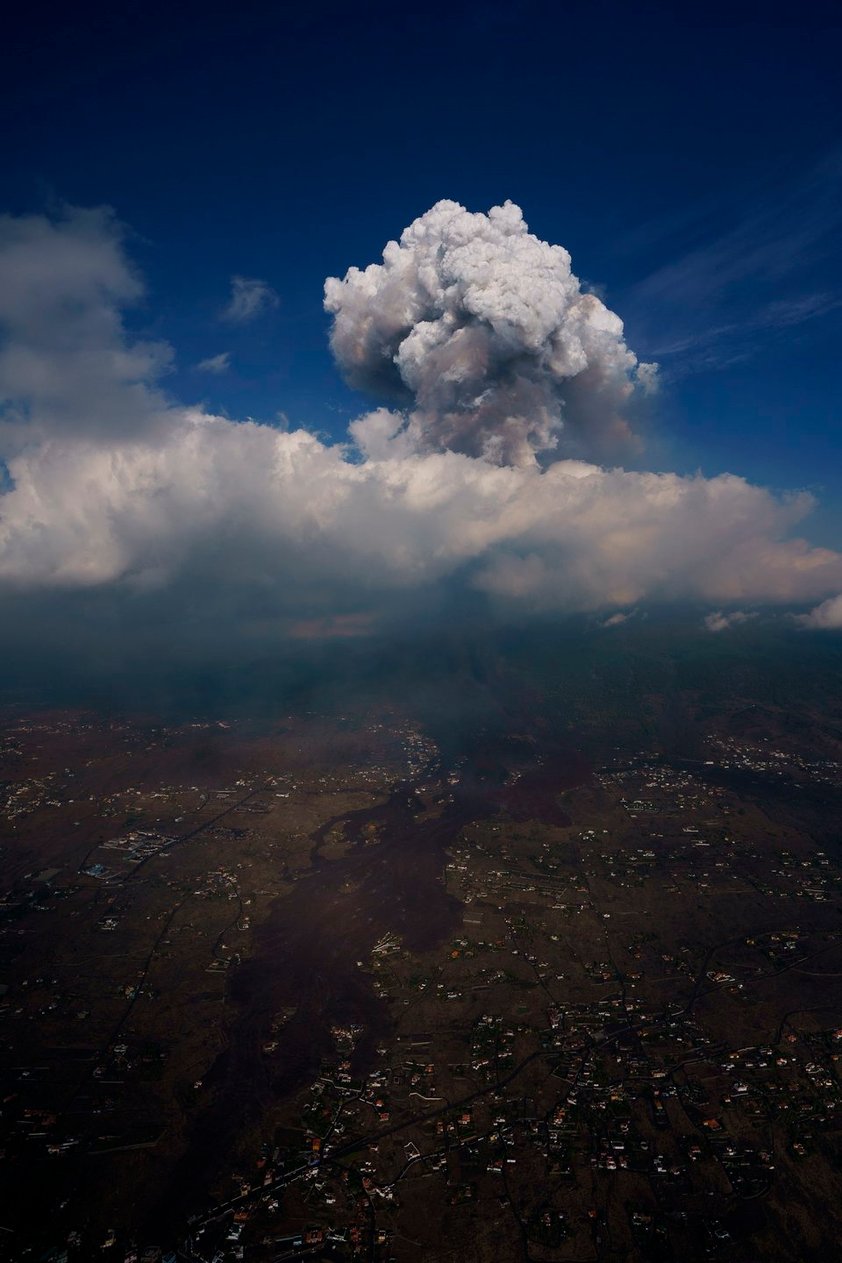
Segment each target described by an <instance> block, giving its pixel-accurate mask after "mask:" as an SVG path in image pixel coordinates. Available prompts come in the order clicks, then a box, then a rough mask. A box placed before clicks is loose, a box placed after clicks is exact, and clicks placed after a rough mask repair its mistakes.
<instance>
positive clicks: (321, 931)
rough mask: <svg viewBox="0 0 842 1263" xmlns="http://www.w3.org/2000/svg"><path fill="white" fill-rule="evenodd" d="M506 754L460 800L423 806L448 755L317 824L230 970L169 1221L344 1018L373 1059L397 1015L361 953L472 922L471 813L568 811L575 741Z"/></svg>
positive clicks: (416, 942) (415, 946) (305, 1076)
mask: <svg viewBox="0 0 842 1263" xmlns="http://www.w3.org/2000/svg"><path fill="white" fill-rule="evenodd" d="M505 754H506V751H505V750H504V749H501V746H500V743H497V744H492V743H490V742H486V743H484V744H481V745H478V746H477V747H476V748H475V749H473V750H472V751H471V753H470V755H469V756H468V758H467V760H465V759H463V760H460V766H461V779H460V781H459V783H458V784H456V785H454V786H449V787H448V788H449V789H450V791H451V794H452V800H451V801H450V802H448V803H446V804H445V805H444V807H443V808H442V810H441V811H440V814H438V815H436V816H432V817H431V816H429V815H427V816H426V817H425V816H422V815H421V814H420V813H421V812H422V810H423V808H422V803H421V801H420V798H419V796H418V791H419V789H421V788H422V787H423V786H427V787H429V786H430V785H431V783H433V782H436V783H439V782H442V781H444V779H445V776H446V770H447V769H443V768H441V767H437V768H436V769H435V770H432V769H429V768H428V769H425V771H424V772H423V773H422V774H421V775H420V776H419V777H418V778H417V779H416V780H408V781H403V782H401V783H400V784H398V785H397V786H396V787H395V788H394V789H393V790H392V792H391V793H390V795H389V798H388V800H387V801H386V802H385V803H384V804H381V805H380V806H377V807H371V808H364V809H362V810H359V811H352V812H349V813H347V814H345V815H340V816H336V817H334V818H333V819H331V820H328V821H327V822H326V823H325V824H324V825H322V826H321V827H320V828H319V829H317V830H315V832H314V833H313V834H312V835H311V840H312V842H313V845H314V870H313V873H312V875H311V876H309V877H306V878H303V879H301V881H300V882H299V885H298V887H297V889H296V891H295V893H294V894H293V895H289V896H287V897H285V898H282V899H278V900H276V901H275V902H274V903H273V905H272V908H271V911H270V914H269V918H268V920H267V921H266V922H265V923H264V925H263V926H262V927H260V929H259V930H258V931H257V933H256V950H255V952H254V954H253V956H251V957H250V958H249V959H248V960H247V961H244V962H243V964H241V965H240V966H238V967H237V969H236V970H235V971H234V972H233V974H232V976H231V985H230V992H229V995H230V1000H231V1002H232V1005H233V1007H234V1008H235V1009H236V1013H237V1016H236V1018H235V1019H234V1021H233V1022H232V1024H231V1027H230V1030H229V1040H230V1042H229V1047H228V1048H227V1049H226V1051H225V1052H224V1053H222V1054H221V1055H220V1056H219V1057H218V1058H217V1060H216V1062H215V1063H214V1065H213V1067H212V1069H211V1071H210V1072H209V1074H208V1075H207V1076H206V1077H205V1081H204V1089H203V1090H204V1091H205V1092H206V1093H207V1094H208V1095H209V1097H210V1102H209V1104H208V1105H207V1106H206V1107H205V1108H204V1109H202V1110H201V1111H200V1112H199V1113H198V1115H197V1116H196V1118H195V1122H194V1123H193V1125H192V1128H191V1133H190V1143H189V1147H188V1150H187V1152H186V1154H185V1155H184V1157H183V1158H182V1159H181V1160H180V1162H179V1163H178V1165H177V1167H176V1169H175V1171H174V1172H173V1176H172V1179H171V1180H170V1182H169V1189H168V1193H167V1196H166V1199H165V1203H164V1205H159V1206H158V1208H157V1209H156V1211H155V1222H156V1223H157V1225H158V1229H159V1231H160V1228H161V1226H162V1224H163V1225H165V1226H166V1227H167V1228H168V1229H169V1230H171V1231H173V1232H176V1231H177V1230H178V1229H179V1228H182V1229H183V1227H184V1223H185V1217H186V1214H189V1213H190V1212H192V1211H194V1210H198V1209H200V1208H201V1207H202V1206H203V1205H207V1189H208V1186H209V1184H210V1183H211V1182H212V1180H213V1179H214V1178H215V1177H216V1176H217V1175H218V1173H219V1172H220V1170H222V1169H224V1165H225V1163H226V1161H229V1160H232V1159H233V1155H234V1154H235V1149H236V1141H237V1136H238V1133H240V1132H241V1131H242V1129H243V1127H244V1125H248V1123H249V1122H253V1121H254V1120H255V1118H256V1117H258V1116H259V1113H260V1112H261V1111H262V1110H263V1109H264V1108H265V1107H267V1106H268V1105H269V1104H270V1103H271V1102H272V1101H273V1100H277V1099H278V1098H282V1097H283V1096H286V1095H288V1094H291V1093H293V1092H295V1091H296V1090H298V1089H299V1088H301V1087H302V1086H304V1085H305V1084H306V1083H309V1082H312V1080H313V1079H314V1078H315V1076H316V1074H317V1073H318V1069H319V1066H320V1063H321V1061H322V1059H323V1058H324V1057H326V1056H328V1055H329V1054H330V1053H331V1052H332V1051H333V1050H334V1048H335V1045H334V1041H333V1038H332V1036H331V1033H330V1030H331V1027H332V1026H336V1025H347V1024H349V1023H356V1024H358V1025H360V1026H362V1027H363V1028H364V1034H363V1035H362V1037H361V1039H360V1041H359V1043H358V1044H357V1047H356V1050H355V1053H354V1059H353V1063H352V1069H353V1070H354V1072H355V1073H360V1072H364V1071H365V1070H366V1069H367V1067H368V1066H369V1065H370V1062H371V1059H372V1054H373V1052H374V1049H375V1047H376V1046H377V1044H379V1043H380V1042H381V1041H382V1040H383V1039H385V1038H387V1037H388V1035H389V1032H390V1030H391V1026H392V1023H391V1018H390V1014H389V1008H388V1005H387V1004H386V1002H385V1001H383V1000H381V999H379V998H378V996H377V995H376V994H375V992H374V990H373V987H372V981H371V977H370V975H369V974H368V973H367V972H366V971H364V970H362V969H360V968H359V966H358V965H357V963H356V962H357V961H358V960H360V961H367V959H368V957H369V954H370V952H371V948H372V947H373V945H374V944H375V943H376V942H377V940H378V939H379V938H380V937H381V936H382V935H383V934H385V933H387V932H390V931H391V932H394V933H396V934H399V935H400V936H401V939H402V941H403V944H404V946H405V947H407V948H408V949H409V950H410V951H425V950H428V949H430V948H432V947H435V946H436V945H437V944H438V943H441V942H442V941H443V940H444V939H446V938H447V937H448V936H450V935H451V934H454V933H455V932H457V931H458V930H459V929H461V924H462V905H461V903H459V901H458V900H455V899H453V898H452V897H451V896H449V895H448V894H447V892H446V890H445V888H444V881H443V868H444V864H445V861H446V854H445V853H446V851H447V849H448V847H450V846H451V845H452V844H453V843H454V842H455V841H456V839H457V837H458V835H459V833H460V831H461V830H462V828H463V827H464V826H465V825H466V824H468V823H470V822H472V821H478V820H482V819H487V818H489V817H492V816H496V815H499V814H501V813H505V814H506V816H508V818H510V819H515V820H526V819H542V820H544V821H546V822H547V823H551V824H559V825H560V824H567V823H569V821H568V818H567V817H566V815H565V814H564V812H563V810H562V809H561V807H560V806H559V803H558V795H559V793H560V792H561V791H563V790H565V789H568V788H571V787H572V786H574V785H579V784H581V783H582V782H583V780H584V779H585V778H586V777H587V775H588V773H589V771H590V769H589V767H588V765H587V764H586V763H585V761H584V759H583V758H582V757H581V756H580V755H579V754H577V753H575V752H571V751H569V750H568V751H563V752H554V753H553V754H552V755H551V756H550V757H549V758H545V759H544V760H543V761H542V762H541V763H540V764H538V765H537V766H536V765H535V763H534V762H533V763H532V766H531V767H528V768H527V770H525V771H524V772H523V774H522V775H520V776H519V777H518V778H517V779H515V780H513V781H511V783H507V782H508V781H509V779H510V778H509V772H508V768H507V767H506V766H505V764H504V762H503V759H504V758H505ZM521 761H522V760H521ZM338 825H341V826H342V828H343V831H344V836H345V838H346V839H347V840H348V841H349V842H351V843H352V846H351V849H350V851H349V852H348V853H347V854H346V855H344V856H343V857H342V858H341V859H338V860H330V861H325V860H322V859H321V858H320V856H319V854H318V848H319V846H320V845H321V843H322V841H323V839H324V838H325V836H326V835H327V833H328V832H329V831H330V830H331V829H334V828H336V826H338ZM372 826H374V829H375V830H376V832H372ZM372 837H373V838H374V839H375V840H372ZM283 1009H294V1016H292V1017H291V1018H290V1020H289V1022H288V1023H287V1024H286V1026H284V1028H283V1030H282V1031H281V1032H280V1034H279V1035H277V1036H274V1037H273V1038H277V1039H278V1042H279V1049H278V1051H277V1053H276V1054H275V1055H274V1056H273V1058H272V1060H271V1061H269V1059H267V1058H266V1057H265V1056H264V1055H263V1054H262V1052H261V1045H262V1044H263V1042H264V1041H265V1040H266V1039H267V1038H269V1028H270V1024H271V1022H272V1019H273V1018H274V1016H275V1015H276V1014H277V1013H278V1012H279V1011H280V1010H283Z"/></svg>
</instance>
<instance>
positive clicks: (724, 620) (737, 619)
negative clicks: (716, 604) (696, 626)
mask: <svg viewBox="0 0 842 1263" xmlns="http://www.w3.org/2000/svg"><path fill="white" fill-rule="evenodd" d="M756 617H757V614H756V613H755V612H754V611H752V612H751V613H748V614H747V613H746V612H745V610H729V611H727V612H725V611H723V610H713V611H712V613H710V614H708V615H707V617H706V618H705V627H706V628H707V629H708V631H709V632H723V631H729V630H730V629H731V628H732V627H741V626H742V625H743V623H748V622H750V621H751V619H753V618H756Z"/></svg>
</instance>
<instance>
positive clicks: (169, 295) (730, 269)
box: [0, 0, 842, 544]
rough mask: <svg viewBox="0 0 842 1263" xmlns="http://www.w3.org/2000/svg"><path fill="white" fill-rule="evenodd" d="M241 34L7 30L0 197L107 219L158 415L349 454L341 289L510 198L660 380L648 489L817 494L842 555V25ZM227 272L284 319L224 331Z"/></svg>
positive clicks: (257, 30)
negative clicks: (748, 485) (297, 433)
mask: <svg viewBox="0 0 842 1263" xmlns="http://www.w3.org/2000/svg"><path fill="white" fill-rule="evenodd" d="M226 9H227V11H226V12H224V13H219V12H217V13H213V12H209V11H208V8H207V7H206V6H199V5H192V4H189V3H188V4H182V5H170V6H158V5H155V4H144V5H140V4H128V5H122V6H116V7H115V6H110V7H105V6H85V5H82V6H76V7H65V8H63V9H61V10H58V9H57V11H56V12H55V13H51V12H48V11H45V10H43V9H42V10H40V11H38V12H36V13H35V14H34V15H33V16H30V17H29V18H27V17H25V16H23V15H21V14H20V13H19V14H18V15H17V16H16V19H15V20H16V22H17V23H18V25H17V29H16V31H15V33H14V37H13V38H12V39H11V40H9V41H8V42H7V43H6V47H5V51H4V52H3V54H2V67H0V69H2V79H3V83H4V95H5V96H6V99H7V111H6V116H7V119H8V118H9V117H11V118H12V119H13V126H11V127H8V128H7V129H6V133H5V136H4V161H3V163H2V171H0V203H2V206H3V209H5V210H8V211H11V212H14V213H22V212H29V211H39V210H45V209H46V210H49V209H50V208H51V207H55V206H57V205H59V204H61V203H63V202H69V203H72V204H74V205H80V206H91V205H100V204H103V203H105V204H108V205H110V206H112V207H113V208H114V210H115V211H116V213H117V215H118V216H119V217H120V219H121V220H122V221H123V222H124V223H125V224H127V225H128V226H129V228H130V230H131V236H130V238H129V251H130V253H131V255H132V257H133V258H134V259H135V260H136V262H137V264H138V266H139V267H140V269H141V270H142V272H143V274H144V276H145V277H146V281H147V286H148V295H147V299H146V301H145V302H144V304H143V305H142V306H141V307H140V308H139V309H138V310H136V311H135V312H134V313H133V315H132V317H131V319H132V322H133V326H134V327H135V328H136V329H137V330H140V331H142V332H143V333H144V334H145V335H151V336H153V337H156V338H163V339H166V340H167V341H169V342H170V343H171V344H172V345H173V347H174V349H175V355H176V359H175V368H174V371H173V372H172V373H171V374H170V376H169V377H168V378H167V380H166V382H165V386H166V389H167V390H169V391H171V392H172V394H173V395H174V396H176V397H177V398H179V399H181V400H203V401H205V402H206V403H207V404H208V406H210V407H211V408H213V409H215V410H221V411H224V412H226V413H227V414H229V415H231V416H232V417H238V418H239V417H244V416H253V417H256V418H259V419H269V418H273V417H275V416H276V415H278V414H279V413H284V414H285V415H286V416H288V417H289V418H290V420H291V421H292V422H293V424H296V425H298V424H303V425H307V426H313V427H316V428H319V429H321V430H323V431H326V432H328V433H332V434H334V435H336V436H340V435H341V434H342V433H343V431H344V427H345V425H346V424H347V421H348V420H349V419H350V418H351V417H353V416H354V415H355V414H356V413H357V412H359V411H360V410H361V407H362V404H361V401H360V400H359V398H358V396H356V395H354V394H353V393H352V392H350V391H349V390H348V389H347V388H346V387H345V386H343V384H342V382H341V380H340V377H339V375H338V373H337V370H336V368H335V367H334V365H333V362H332V360H331V358H330V354H329V350H328V345H327V330H328V321H327V317H326V316H325V314H324V312H323V310H322V285H323V281H324V278H325V276H327V275H342V274H343V273H344V272H345V270H346V269H347V267H348V266H349V265H351V264H358V265H361V266H362V265H365V264H367V263H369V262H372V261H376V260H377V259H378V258H379V257H380V252H381V250H382V247H383V245H384V244H385V242H386V241H387V240H388V239H389V238H392V237H396V236H397V235H399V233H400V231H401V230H402V229H403V228H404V227H405V226H406V225H407V224H408V223H409V222H410V221H411V220H413V219H414V218H415V217H416V216H417V215H420V214H421V213H423V212H424V211H425V210H426V209H428V207H429V206H431V205H432V204H433V203H434V202H435V201H437V200H438V199H439V198H442V197H448V198H453V199H456V200H458V201H461V202H463V203H464V204H465V205H467V206H468V207H469V208H470V209H473V210H487V209H488V207H489V206H491V205H493V204H495V203H499V202H501V201H502V200H504V199H505V198H511V199H513V200H514V201H515V202H517V203H518V204H519V205H520V206H521V207H522V208H523V210H524V215H525V217H526V220H527V222H528V223H529V226H530V228H531V229H532V230H533V231H534V232H535V233H536V234H537V235H538V236H539V237H541V238H543V239H545V240H548V241H553V242H560V243H561V244H563V245H565V246H566V247H567V248H568V249H569V250H570V251H571V254H572V256H573V267H574V270H575V271H576V273H577V274H578V275H579V276H581V277H582V278H584V280H585V281H587V282H588V283H589V284H591V285H592V286H593V287H594V288H595V289H596V292H597V293H599V294H600V296H602V297H603V298H604V299H605V301H606V302H607V303H608V305H609V306H610V307H612V308H613V309H614V310H615V311H617V312H618V313H619V314H620V315H621V316H622V317H623V318H624V320H625V322H626V337H627V341H628V344H629V345H630V346H631V347H632V348H633V349H634V350H635V351H636V352H637V353H638V355H639V356H640V357H641V358H642V359H649V358H655V359H658V360H659V361H660V363H661V365H662V370H663V389H662V392H661V396H660V399H659V402H658V407H657V410H656V414H655V416H654V418H653V419H652V422H651V433H650V435H649V443H648V451H647V452H645V453H644V455H643V456H642V457H641V464H642V465H643V466H645V467H648V468H664V469H675V470H679V471H684V470H687V471H692V470H694V469H696V468H701V469H702V470H703V471H704V472H705V473H706V474H715V473H717V472H720V471H722V470H724V469H730V470H734V471H736V472H740V473H744V474H746V475H747V476H749V477H750V478H752V479H754V480H757V481H758V482H761V483H764V484H766V485H768V486H771V487H773V488H781V487H799V488H800V487H807V488H811V489H814V490H815V491H816V492H817V493H818V494H819V496H820V498H821V501H822V507H821V508H820V509H819V511H818V513H817V514H816V515H815V517H814V519H813V522H812V526H811V530H810V534H811V538H812V539H813V540H814V541H815V542H819V543H827V544H838V543H839V539H840V526H842V469H840V461H839V459H838V452H839V432H840V431H839V419H840V388H839V370H838V346H839V338H840V332H842V305H841V300H842V257H841V256H840V249H839V242H840V233H839V228H840V206H842V198H840V191H842V189H840V186H841V185H842V137H840V134H839V133H840V128H839V120H840V118H842V108H841V107H842V101H840V95H842V88H841V87H840V76H839V74H838V65H839V54H840V30H839V23H840V20H842V19H840V15H839V9H838V6H830V5H823V4H820V3H818V4H813V5H810V6H807V7H806V8H805V7H803V6H802V7H795V6H786V7H784V6H776V5H774V4H762V5H761V4H754V5H740V4H736V5H729V6H724V5H722V6H720V5H717V4H705V5H704V6H701V5H698V6H696V5H690V6H678V5H664V4H653V3H636V4H633V5H630V4H624V5H621V4H614V3H601V2H599V0H592V2H591V3H583V4H576V3H572V4H561V5H560V4H541V3H526V4H522V5H517V4H476V5H475V4H463V5H455V6H444V5H438V4H432V3H431V4H426V5H423V6H420V5H414V4H409V5H405V6H385V5H379V4H364V3H362V4H354V5H351V4H335V5H334V4H327V5H325V4H321V5H319V4H316V5H311V6H308V7H307V11H306V12H305V11H304V9H303V8H297V7H294V6H291V5H270V4H239V5H237V6H226ZM235 274H237V275H241V276H245V277H256V278H261V279H263V280H265V281H266V283H267V284H268V285H269V286H271V287H272V289H273V290H274V291H275V292H276V293H277V295H278V296H279V299H280V302H279V303H278V305H277V306H271V305H267V306H266V308H265V310H264V311H263V312H262V314H260V315H259V317H258V318H256V319H254V320H250V321H246V322H242V323H240V324H236V323H233V322H231V321H226V320H224V318H222V313H223V311H224V308H225V306H226V303H227V302H228V301H229V298H230V284H231V277H232V275H235ZM223 353H228V354H229V355H230V367H229V368H228V370H227V371H225V372H221V373H217V374H209V373H207V372H199V371H197V370H196V367H195V366H196V364H197V363H198V362H199V361H201V360H204V359H207V358H209V357H214V356H217V355H221V354H223Z"/></svg>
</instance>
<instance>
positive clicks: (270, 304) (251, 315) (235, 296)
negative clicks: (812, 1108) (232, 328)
mask: <svg viewBox="0 0 842 1263" xmlns="http://www.w3.org/2000/svg"><path fill="white" fill-rule="evenodd" d="M280 301H281V300H280V299H279V298H278V295H277V294H276V293H275V291H274V290H273V289H272V286H271V285H270V284H269V283H268V282H267V281H261V280H259V279H258V278H257V277H254V276H232V277H231V298H230V301H229V303H228V306H227V307H226V308H225V310H224V311H223V313H222V315H223V318H224V319H225V320H229V321H231V323H232V324H240V325H242V324H248V323H249V321H251V320H255V319H256V318H257V317H258V316H261V315H263V313H264V312H267V311H272V310H273V309H274V308H275V307H277V306H278V305H279V303H280Z"/></svg>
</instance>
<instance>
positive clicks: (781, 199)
mask: <svg viewBox="0 0 842 1263" xmlns="http://www.w3.org/2000/svg"><path fill="white" fill-rule="evenodd" d="M725 217H726V211H725V209H724V208H716V207H713V206H710V205H709V206H707V207H705V208H704V210H703V211H701V212H700V217H699V226H700V227H699V230H700V232H702V225H703V226H704V230H703V232H702V235H703V237H704V244H702V245H698V246H691V247H690V248H688V249H685V250H683V251H679V252H677V253H676V254H674V256H673V257H672V258H669V259H668V261H666V262H664V263H663V264H661V265H660V266H658V267H656V268H655V269H654V270H653V271H652V272H650V274H649V275H648V276H646V277H645V278H644V279H643V280H641V281H639V282H638V283H637V284H636V285H634V286H632V287H631V289H630V290H629V291H628V293H627V294H626V295H625V296H624V299H623V308H624V312H625V315H626V317H627V321H628V323H629V325H630V326H631V327H633V328H634V329H635V332H636V335H637V338H638V341H641V340H642V342H643V345H644V348H645V351H646V354H647V355H651V356H653V357H655V358H657V359H658V360H659V361H662V362H663V363H664V368H665V373H666V375H667V376H668V377H675V376H682V375H684V374H687V373H692V372H696V371H700V370H702V369H709V368H711V367H717V366H719V367H722V366H725V365H727V364H730V363H734V362H735V361H739V360H743V359H746V358H748V357H750V356H751V355H752V354H754V353H755V351H756V350H757V349H758V348H759V347H760V346H761V345H763V344H764V342H766V341H767V340H769V339H772V338H775V337H777V336H780V335H781V334H783V333H784V332H785V331H787V330H792V329H795V328H797V327H798V326H800V325H802V324H805V323H806V322H808V321H812V320H816V319H820V318H821V317H823V316H826V315H828V314H830V313H831V312H832V311H834V310H836V309H837V308H839V307H840V306H842V274H840V268H839V262H838V251H837V248H836V241H837V234H838V231H839V229H840V226H842V152H840V153H834V154H832V155H830V156H829V157H828V158H826V159H825V160H824V161H822V162H820V163H818V164H817V165H816V166H815V167H814V168H812V169H811V170H810V171H809V172H808V173H807V174H806V175H804V176H802V178H801V179H800V180H797V181H794V182H792V183H791V184H790V185H789V186H787V187H786V188H785V189H780V188H778V189H773V190H767V191H766V193H765V194H764V195H763V196H762V198H760V197H756V198H755V200H753V201H751V202H749V203H748V204H746V206H745V209H744V211H743V213H742V214H740V215H739V216H738V217H736V218H734V217H733V214H731V215H730V218H731V223H730V225H728V226H726V227H723V228H721V229H720V230H719V231H718V232H716V231H714V230H713V227H712V225H713V221H714V220H716V219H717V218H718V219H719V220H720V221H721V220H722V219H723V218H725ZM679 229H680V234H679V235H684V236H686V235H688V234H690V233H691V232H692V223H691V222H690V221H688V220H687V217H686V216H685V218H684V219H683V220H682V221H681V223H680V224H679ZM640 231H642V230H640ZM659 233H660V234H661V235H662V236H663V237H664V238H667V237H668V236H669V233H670V224H669V222H666V221H665V222H664V223H662V224H660V225H656V226H655V228H653V235H654V237H655V238H657V236H658V234H659ZM638 235H640V233H638ZM667 330H668V331H669V332H668V335H667V336H666V337H665V336H664V331H667Z"/></svg>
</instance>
